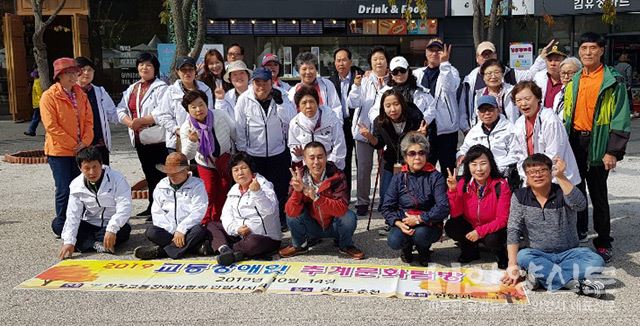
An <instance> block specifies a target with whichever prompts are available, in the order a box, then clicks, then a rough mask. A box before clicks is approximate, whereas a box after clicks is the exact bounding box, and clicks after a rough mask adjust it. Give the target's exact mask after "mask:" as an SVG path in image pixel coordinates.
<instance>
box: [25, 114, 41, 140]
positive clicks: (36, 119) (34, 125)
mask: <svg viewBox="0 0 640 326" xmlns="http://www.w3.org/2000/svg"><path fill="white" fill-rule="evenodd" d="M39 124H40V108H34V109H33V117H32V118H31V122H30V123H29V127H27V132H28V133H31V134H35V133H36V129H38V125H39Z"/></svg>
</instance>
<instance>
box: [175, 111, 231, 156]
mask: <svg viewBox="0 0 640 326" xmlns="http://www.w3.org/2000/svg"><path fill="white" fill-rule="evenodd" d="M208 114H213V130H214V133H215V138H216V140H217V141H218V145H220V155H222V154H224V153H232V152H233V145H234V143H235V141H236V126H235V122H233V120H232V119H231V118H230V117H229V115H228V114H227V112H225V111H223V110H209V113H208ZM190 130H195V128H193V124H191V119H186V120H185V121H184V123H183V124H182V126H181V127H180V143H181V144H180V145H181V148H180V151H181V152H182V154H184V155H185V156H186V157H187V158H188V159H189V160H192V159H194V158H195V159H196V163H198V164H200V165H202V166H206V167H209V168H216V166H215V164H214V163H211V161H209V160H207V159H206V158H205V157H204V156H203V155H202V154H200V152H198V148H199V147H200V141H197V142H192V141H191V140H190V139H189V131H190Z"/></svg>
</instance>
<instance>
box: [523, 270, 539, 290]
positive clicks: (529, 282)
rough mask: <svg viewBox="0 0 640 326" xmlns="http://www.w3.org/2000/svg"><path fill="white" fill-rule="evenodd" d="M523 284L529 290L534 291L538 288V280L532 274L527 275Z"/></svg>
mask: <svg viewBox="0 0 640 326" xmlns="http://www.w3.org/2000/svg"><path fill="white" fill-rule="evenodd" d="M523 282H524V287H525V288H526V289H527V290H530V291H533V290H535V289H537V288H538V280H536V277H535V276H534V275H533V274H532V273H526V276H525V278H524V281H523Z"/></svg>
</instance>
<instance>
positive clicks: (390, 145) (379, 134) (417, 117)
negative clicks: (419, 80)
mask: <svg viewBox="0 0 640 326" xmlns="http://www.w3.org/2000/svg"><path fill="white" fill-rule="evenodd" d="M423 120H424V115H423V114H422V111H420V109H418V108H417V107H416V106H415V105H414V104H413V103H412V104H409V106H408V109H407V120H406V124H405V125H404V129H403V130H402V133H401V134H400V135H398V134H396V131H395V129H394V128H393V125H389V126H384V127H380V125H379V121H380V116H378V117H377V118H376V119H375V120H374V121H373V126H374V127H373V135H374V136H375V137H376V138H377V139H378V144H376V146H374V148H375V149H382V148H384V146H385V145H386V146H387V148H386V149H385V150H384V154H383V155H382V157H383V158H384V168H385V170H387V171H393V165H394V164H395V163H396V162H397V163H400V164H404V158H403V157H402V151H401V150H400V141H401V140H402V138H403V137H404V135H406V134H407V133H408V132H410V131H416V130H418V128H420V123H421V122H422V121H423Z"/></svg>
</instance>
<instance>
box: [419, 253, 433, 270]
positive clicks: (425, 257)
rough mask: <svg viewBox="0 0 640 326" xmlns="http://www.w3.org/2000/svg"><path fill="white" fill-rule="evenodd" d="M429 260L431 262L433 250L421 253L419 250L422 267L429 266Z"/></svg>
mask: <svg viewBox="0 0 640 326" xmlns="http://www.w3.org/2000/svg"><path fill="white" fill-rule="evenodd" d="M429 262H431V252H429V251H427V252H426V253H421V252H419V251H418V264H420V266H422V267H429Z"/></svg>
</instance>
